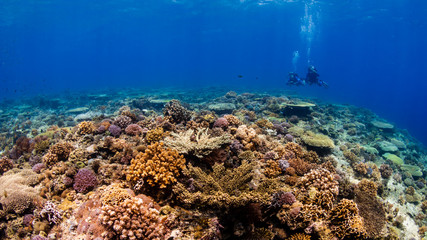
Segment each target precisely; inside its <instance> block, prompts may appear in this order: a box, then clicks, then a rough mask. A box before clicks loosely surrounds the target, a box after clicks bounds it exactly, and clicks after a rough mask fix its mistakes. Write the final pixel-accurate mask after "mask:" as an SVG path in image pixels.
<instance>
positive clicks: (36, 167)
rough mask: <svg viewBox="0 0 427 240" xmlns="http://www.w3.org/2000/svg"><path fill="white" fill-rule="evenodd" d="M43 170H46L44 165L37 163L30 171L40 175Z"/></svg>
mask: <svg viewBox="0 0 427 240" xmlns="http://www.w3.org/2000/svg"><path fill="white" fill-rule="evenodd" d="M44 168H46V165H44V163H37V164H36V165H34V166H33V168H32V169H33V171H34V172H35V173H40V172H41V171H42V169H44Z"/></svg>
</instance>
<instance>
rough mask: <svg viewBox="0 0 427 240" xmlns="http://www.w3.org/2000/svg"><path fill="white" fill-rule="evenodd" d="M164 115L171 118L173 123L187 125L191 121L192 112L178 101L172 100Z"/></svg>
mask: <svg viewBox="0 0 427 240" xmlns="http://www.w3.org/2000/svg"><path fill="white" fill-rule="evenodd" d="M163 115H164V116H165V117H170V119H171V121H172V122H173V123H185V122H187V121H189V120H190V119H191V112H190V111H189V110H187V109H186V108H185V107H183V106H182V105H181V102H180V101H178V100H175V99H173V100H171V101H169V102H168V103H166V105H165V107H164V108H163Z"/></svg>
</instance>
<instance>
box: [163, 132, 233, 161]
mask: <svg viewBox="0 0 427 240" xmlns="http://www.w3.org/2000/svg"><path fill="white" fill-rule="evenodd" d="M208 130H209V129H207V128H206V129H198V130H197V133H194V130H192V129H189V130H187V131H185V132H182V133H179V134H177V133H172V137H169V138H166V139H165V140H164V143H165V145H166V146H167V147H170V148H172V149H175V150H177V151H178V152H179V153H183V154H192V155H194V156H196V157H198V158H203V157H204V156H207V155H209V154H210V153H211V152H212V151H213V150H215V149H218V148H220V147H221V146H222V145H224V144H228V143H230V142H231V140H230V135H228V134H224V135H221V136H219V137H211V136H209V134H208Z"/></svg>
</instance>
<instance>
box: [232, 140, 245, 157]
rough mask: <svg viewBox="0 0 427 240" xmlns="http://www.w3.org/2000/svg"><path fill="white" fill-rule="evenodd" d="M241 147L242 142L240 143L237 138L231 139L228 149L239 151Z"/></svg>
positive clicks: (234, 151)
mask: <svg viewBox="0 0 427 240" xmlns="http://www.w3.org/2000/svg"><path fill="white" fill-rule="evenodd" d="M242 149H243V144H241V143H240V142H239V141H238V140H233V142H232V143H231V144H230V151H232V152H233V153H236V154H237V153H239V152H240V151H241V150H242Z"/></svg>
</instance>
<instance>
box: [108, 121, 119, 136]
mask: <svg viewBox="0 0 427 240" xmlns="http://www.w3.org/2000/svg"><path fill="white" fill-rule="evenodd" d="M108 131H109V132H110V133H111V135H112V136H113V137H118V136H120V133H121V132H122V128H121V127H119V126H117V125H114V124H112V125H111V126H110V127H108Z"/></svg>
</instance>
